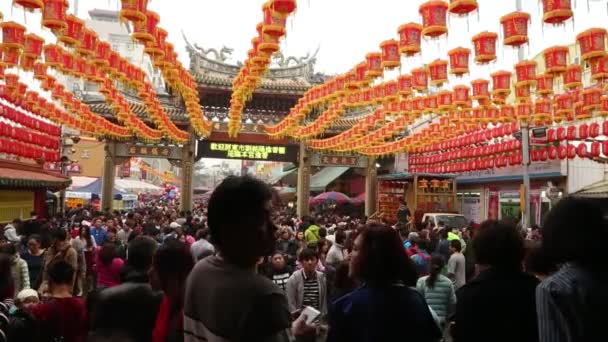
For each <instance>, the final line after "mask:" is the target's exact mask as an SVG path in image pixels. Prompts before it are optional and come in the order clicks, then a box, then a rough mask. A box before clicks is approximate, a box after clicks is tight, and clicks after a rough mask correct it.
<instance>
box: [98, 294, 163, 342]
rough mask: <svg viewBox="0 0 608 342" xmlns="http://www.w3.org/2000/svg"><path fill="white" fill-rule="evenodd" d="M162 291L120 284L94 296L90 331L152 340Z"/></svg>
mask: <svg viewBox="0 0 608 342" xmlns="http://www.w3.org/2000/svg"><path fill="white" fill-rule="evenodd" d="M161 301H162V293H160V292H155V291H153V290H152V288H151V287H150V285H147V284H134V283H129V284H122V285H119V286H116V287H111V288H107V289H105V290H102V291H100V292H99V294H98V295H97V296H96V299H95V304H94V306H93V308H92V317H91V332H93V333H96V334H99V335H102V336H104V335H105V336H111V335H113V334H123V335H126V336H128V337H130V338H131V339H133V341H135V342H150V341H152V330H153V329H154V324H155V323H156V316H157V315H158V310H159V308H160V303H161Z"/></svg>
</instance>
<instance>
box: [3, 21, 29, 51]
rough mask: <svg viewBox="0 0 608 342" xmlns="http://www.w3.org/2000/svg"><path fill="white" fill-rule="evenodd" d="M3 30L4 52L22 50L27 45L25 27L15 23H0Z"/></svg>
mask: <svg viewBox="0 0 608 342" xmlns="http://www.w3.org/2000/svg"><path fill="white" fill-rule="evenodd" d="M0 29H2V43H1V44H0V47H2V49H3V50H4V51H7V50H21V49H23V45H24V44H25V26H23V25H21V24H18V23H16V22H14V21H5V22H3V23H0Z"/></svg>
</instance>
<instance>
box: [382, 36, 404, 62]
mask: <svg viewBox="0 0 608 342" xmlns="http://www.w3.org/2000/svg"><path fill="white" fill-rule="evenodd" d="M380 49H382V68H383V69H394V68H396V67H398V66H400V65H401V56H400V55H399V42H398V41H396V40H394V39H390V40H385V41H383V42H382V43H381V44H380Z"/></svg>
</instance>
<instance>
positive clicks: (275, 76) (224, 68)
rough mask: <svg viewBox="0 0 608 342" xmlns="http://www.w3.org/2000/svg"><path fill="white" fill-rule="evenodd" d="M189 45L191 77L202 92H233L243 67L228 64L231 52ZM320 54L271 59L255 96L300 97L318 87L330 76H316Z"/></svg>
mask: <svg viewBox="0 0 608 342" xmlns="http://www.w3.org/2000/svg"><path fill="white" fill-rule="evenodd" d="M184 40H185V41H186V49H187V50H188V53H189V55H190V73H192V75H193V76H194V79H195V80H196V81H197V83H198V84H199V87H201V88H215V89H218V88H219V89H224V90H230V89H231V88H232V80H233V79H234V78H235V77H236V75H237V74H238V72H239V70H240V68H241V66H242V63H241V62H238V63H237V64H229V63H227V60H228V58H229V57H230V55H231V54H232V49H230V48H227V47H225V46H224V47H222V48H221V49H220V50H219V51H218V50H216V49H204V48H201V47H200V46H198V45H197V44H196V43H195V44H190V42H189V41H188V39H186V37H185V36H184ZM318 51H319V50H318V49H317V51H316V52H315V53H314V54H313V55H312V56H311V55H310V53H309V54H307V55H306V56H304V57H299V58H297V57H285V56H283V55H282V54H281V53H280V52H278V53H275V54H274V55H273V57H272V63H271V66H270V69H269V70H268V72H267V73H266V75H265V77H264V78H263V79H262V84H261V86H260V87H259V88H258V89H257V90H256V93H268V94H290V95H301V94H303V93H304V92H305V91H306V90H307V89H309V88H310V87H312V86H313V85H316V84H321V83H323V82H325V80H326V79H327V76H325V75H322V74H318V73H315V72H314V66H315V63H316V56H317V52H318Z"/></svg>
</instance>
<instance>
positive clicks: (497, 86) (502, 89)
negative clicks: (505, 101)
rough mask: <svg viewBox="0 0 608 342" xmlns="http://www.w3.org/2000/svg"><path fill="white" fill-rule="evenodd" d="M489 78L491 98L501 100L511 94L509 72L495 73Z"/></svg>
mask: <svg viewBox="0 0 608 342" xmlns="http://www.w3.org/2000/svg"><path fill="white" fill-rule="evenodd" d="M490 77H492V96H496V97H499V98H502V97H505V96H508V95H509V94H510V93H511V72H509V71H504V70H502V71H497V72H495V73H493V74H491V75H490Z"/></svg>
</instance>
